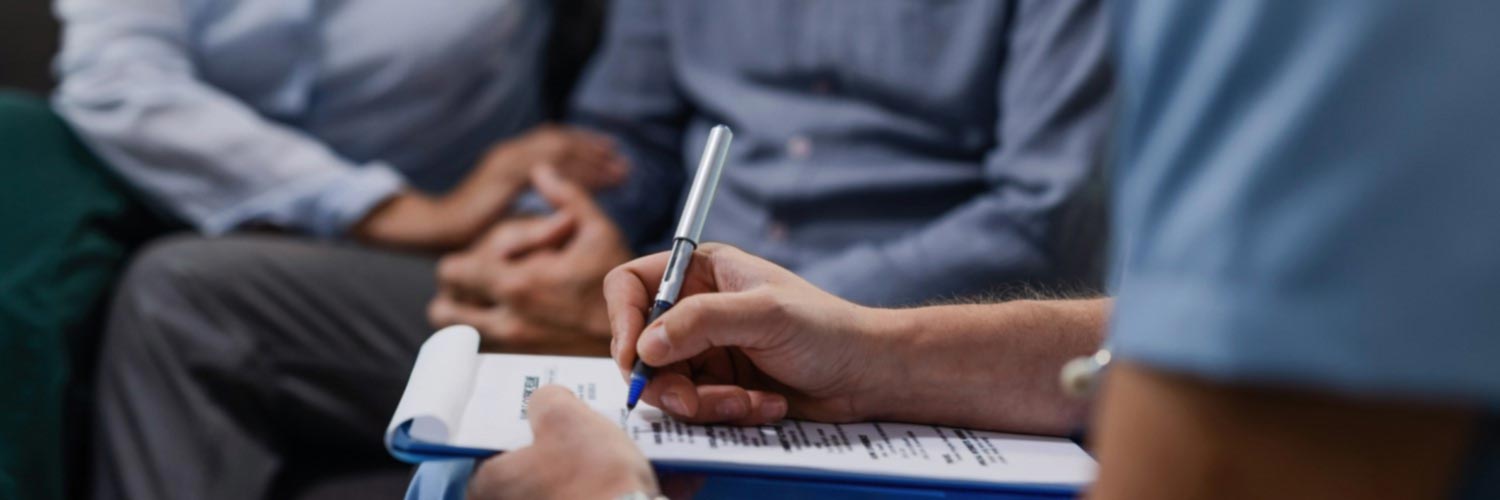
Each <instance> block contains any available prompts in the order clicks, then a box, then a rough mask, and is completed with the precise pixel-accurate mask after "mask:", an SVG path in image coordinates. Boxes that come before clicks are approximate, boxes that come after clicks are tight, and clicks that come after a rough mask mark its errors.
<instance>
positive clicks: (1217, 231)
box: [1112, 0, 1500, 498]
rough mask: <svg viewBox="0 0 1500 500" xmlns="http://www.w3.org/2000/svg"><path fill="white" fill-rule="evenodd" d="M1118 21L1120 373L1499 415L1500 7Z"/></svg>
mask: <svg viewBox="0 0 1500 500" xmlns="http://www.w3.org/2000/svg"><path fill="white" fill-rule="evenodd" d="M1119 7H1120V16H1119V19H1118V21H1119V23H1120V25H1119V26H1118V30H1119V33H1120V36H1121V38H1120V40H1121V42H1122V43H1121V45H1120V48H1119V50H1120V61H1121V64H1120V85H1121V113H1122V116H1121V122H1122V124H1123V127H1122V128H1121V130H1122V136H1121V137H1120V138H1119V142H1118V144H1119V147H1120V151H1119V158H1120V162H1119V171H1118V172H1116V173H1115V177H1116V179H1118V180H1119V183H1118V184H1117V191H1116V193H1115V194H1116V203H1117V205H1116V208H1117V210H1116V212H1115V213H1114V222H1115V227H1116V230H1117V234H1118V235H1120V236H1121V240H1120V241H1119V242H1118V244H1117V246H1116V248H1115V249H1114V262H1115V263H1116V265H1117V269H1118V273H1119V275H1118V282H1117V290H1116V292H1117V295H1118V297H1119V299H1118V302H1117V304H1116V308H1115V315H1114V325H1113V329H1114V330H1113V340H1112V342H1113V345H1114V348H1115V350H1116V352H1117V354H1118V355H1120V356H1121V357H1123V358H1127V359H1133V360H1136V361H1140V362H1144V363H1148V364H1151V365H1155V366H1157V367H1160V368H1164V369H1169V370H1175V371H1181V372H1187V373H1193V374H1197V375H1200V376H1204V377H1207V378H1211V379H1218V380H1228V381H1250V382H1255V383H1267V382H1269V383H1286V384H1292V385H1298V386H1304V387H1313V388H1318V389H1324V390H1334V391H1341V392H1352V393H1360V394H1376V395H1381V396H1385V397H1405V398H1419V399H1426V400H1436V401H1460V402H1468V403H1470V404H1479V405H1482V406H1484V407H1488V408H1490V409H1495V408H1497V407H1500V370H1497V369H1496V360H1497V359H1500V335H1497V332H1500V307H1496V304H1497V301H1500V231H1496V230H1494V217H1495V216H1496V214H1500V196H1497V193H1500V191H1497V186H1500V140H1496V131H1500V99H1496V98H1495V90H1496V89H1497V88H1500V59H1497V58H1496V55H1495V47H1500V30H1496V29H1494V23H1493V20H1494V19H1497V18H1500V3H1496V2H1490V1H1483V0H1445V1H1431V2H1409V1H1404V0H1326V1H1317V2H1297V1H1264V2H1243V1H1203V0H1154V1H1145V0H1142V1H1127V2H1123V3H1122V4H1120V5H1119ZM1490 444H1493V441H1490ZM1489 455H1490V456H1494V454H1493V453H1490V454H1489ZM1485 493H1487V494H1485ZM1478 497H1482V498H1496V497H1500V490H1496V489H1493V488H1492V489H1489V490H1488V491H1487V492H1482V493H1480V494H1479V496H1478Z"/></svg>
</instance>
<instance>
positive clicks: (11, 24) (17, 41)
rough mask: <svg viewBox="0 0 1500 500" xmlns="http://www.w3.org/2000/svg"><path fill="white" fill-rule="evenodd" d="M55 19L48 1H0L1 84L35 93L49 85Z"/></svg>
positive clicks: (46, 89)
mask: <svg viewBox="0 0 1500 500" xmlns="http://www.w3.org/2000/svg"><path fill="white" fill-rule="evenodd" d="M57 42H58V40H57V21H56V20H55V19H53V18H52V2H50V1H48V0H3V1H0V87H8V88H19V89H22V90H27V91H31V92H33V93H36V94H38V95H41V94H46V93H47V92H48V90H49V89H51V88H52V71H51V66H50V65H51V64H52V54H53V53H54V52H56V51H57Z"/></svg>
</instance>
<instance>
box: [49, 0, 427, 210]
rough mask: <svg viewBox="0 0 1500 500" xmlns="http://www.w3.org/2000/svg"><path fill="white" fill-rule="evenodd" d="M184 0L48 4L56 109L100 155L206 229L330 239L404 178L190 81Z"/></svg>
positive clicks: (67, 0) (65, 0) (62, 1)
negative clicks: (59, 38) (267, 229)
mask: <svg viewBox="0 0 1500 500" xmlns="http://www.w3.org/2000/svg"><path fill="white" fill-rule="evenodd" d="M183 3H184V2H181V1H178V0H60V1H59V2H58V3H57V4H56V10H57V14H58V17H59V19H61V21H62V23H63V25H64V33H63V35H64V36H63V47H62V51H61V53H60V55H59V57H58V62H57V69H58V71H59V73H60V80H61V85H60V86H59V88H58V90H57V93H56V95H55V96H54V99H53V103H54V107H55V108H56V110H57V111H58V113H59V114H61V115H62V116H63V117H64V118H66V119H67V120H68V122H69V123H70V124H71V125H72V126H73V128H74V129H75V130H76V131H77V132H78V134H79V135H80V136H81V137H82V138H83V140H84V141H85V142H86V143H87V144H88V145H89V146H90V148H91V149H93V150H94V152H95V153H97V154H98V155H99V156H101V157H102V158H103V159H104V160H105V161H106V163H108V164H109V165H110V166H111V167H112V168H114V169H116V170H117V171H118V172H119V173H120V174H121V175H122V176H124V177H125V178H126V179H127V180H128V181H130V182H131V183H132V184H133V185H135V186H136V187H137V188H139V189H141V190H142V191H143V192H144V193H145V194H147V195H148V196H149V197H150V198H151V199H152V200H154V201H155V202H156V203H158V204H160V205H162V206H164V207H166V208H167V209H168V210H170V211H172V212H173V213H175V214H177V215H178V216H180V217H182V218H183V219H185V220H186V221H187V222H188V223H190V224H192V225H193V226H195V227H197V228H198V229H200V230H202V231H203V232H206V233H210V234H213V233H222V232H225V231H228V230H231V229H234V228H235V227H238V226H241V225H244V224H246V223H252V222H255V223H266V224H271V225H276V226H281V227H286V228H290V229H294V230H299V231H303V232H307V233H310V234H313V235H316V236H322V237H335V236H339V235H341V234H342V233H343V232H344V231H345V230H346V229H347V228H348V227H349V226H350V225H352V224H353V223H354V222H356V221H358V220H359V219H360V218H361V217H363V216H364V214H365V212H367V211H368V210H369V209H370V208H371V207H372V206H373V205H375V204H376V203H378V202H380V201H381V200H383V199H385V198H386V197H388V196H390V195H391V194H392V193H394V192H395V191H396V190H398V189H399V188H400V187H401V186H402V184H403V180H402V178H401V176H400V174H398V173H397V172H396V171H395V170H394V169H393V168H391V167H390V166H389V165H385V164H383V163H379V162H376V163H371V164H368V165H356V164H354V163H351V162H349V161H348V160H345V159H343V158H341V157H340V156H339V155H338V154H336V153H335V152H333V151H332V150H330V149H329V148H328V147H327V146H326V145H324V144H322V143H320V142H319V141H317V140H316V139H314V138H312V137H308V136H307V135H305V134H303V133H302V132H300V131H298V130H294V129H292V128H289V127H285V126H282V125H280V124H277V123H274V122H271V121H269V120H266V119H265V118H263V117H262V116H260V115H259V114H258V113H257V112H256V111H255V110H254V109H251V108H250V107H249V106H247V105H246V104H244V103H242V102H240V101H238V100H236V99H235V98H234V97H233V96H231V95H229V94H227V93H225V92H223V91H221V90H219V89H216V88H214V87H213V86H210V85H208V84H207V83H205V82H203V81H201V80H200V79H198V78H197V76H196V75H195V69H194V66H193V63H192V59H191V56H190V54H191V48H190V46H189V44H190V42H189V39H188V36H189V35H188V29H187V26H186V24H187V22H188V21H187V19H188V16H187V13H185V12H184V11H183V7H182V4H183ZM309 15H310V14H309ZM252 63H253V62H247V64H252Z"/></svg>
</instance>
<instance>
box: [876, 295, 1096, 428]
mask: <svg viewBox="0 0 1500 500" xmlns="http://www.w3.org/2000/svg"><path fill="white" fill-rule="evenodd" d="M1110 305H1111V301H1110V300H1109V299H1102V298H1101V299H1085V300H1053V301H1014V302H1005V303H1000V304H981V305H955V306H937V307H924V308H917V309H895V310H877V311H878V312H877V313H875V316H876V317H877V318H876V320H877V321H876V322H874V323H872V328H876V329H877V330H878V331H880V332H881V333H880V335H881V336H882V337H883V338H884V339H885V341H884V345H885V346H887V347H886V348H884V349H883V351H885V353H886V354H885V355H884V357H886V358H888V359H887V360H886V361H885V364H886V365H888V366H889V369H888V371H887V373H888V374H889V377H888V378H886V380H888V382H886V383H883V384H882V386H883V388H882V389H880V390H879V391H880V392H879V394H878V395H877V396H876V397H874V398H871V399H872V402H871V405H870V407H869V408H868V411H867V413H868V414H869V415H868V416H869V417H870V418H872V419H879V420H896V421H906V422H923V423H934V424H944V425H955V426H965V427H979V428H985V429H996V430H1006V431H1017V432H1027V433H1039V434H1059V435H1060V434H1065V433H1067V432H1069V431H1071V430H1073V429H1075V428H1076V427H1077V426H1078V425H1079V424H1081V423H1082V421H1083V415H1084V413H1085V411H1086V409H1087V408H1086V405H1085V403H1084V402H1081V401H1078V400H1076V399H1072V398H1069V397H1068V396H1066V395H1065V394H1063V392H1062V390H1061V388H1060V387H1059V385H1058V382H1057V377H1058V370H1059V369H1061V367H1062V366H1063V364H1064V363H1066V362H1067V361H1068V360H1069V359H1072V358H1073V357H1076V356H1081V355H1086V354H1089V353H1092V352H1093V351H1094V350H1095V349H1097V348H1098V346H1099V342H1100V340H1101V339H1102V338H1103V337H1104V332H1105V329H1106V325H1107V323H1108V317H1109V310H1110Z"/></svg>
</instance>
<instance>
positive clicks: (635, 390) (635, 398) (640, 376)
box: [627, 300, 672, 408]
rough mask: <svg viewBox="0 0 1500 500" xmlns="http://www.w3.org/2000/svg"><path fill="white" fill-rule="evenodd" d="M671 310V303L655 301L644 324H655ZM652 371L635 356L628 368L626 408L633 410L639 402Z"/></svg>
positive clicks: (649, 366)
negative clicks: (633, 363) (628, 389)
mask: <svg viewBox="0 0 1500 500" xmlns="http://www.w3.org/2000/svg"><path fill="white" fill-rule="evenodd" d="M671 308H672V303H671V302H667V301H665V300H658V301H656V303H655V304H652V305H651V314H650V315H649V316H647V317H646V324H647V325H650V324H651V323H653V322H655V321H656V319H657V318H660V317H661V315H662V314H665V313H666V312H667V309H671ZM654 371H656V370H655V369H654V368H652V367H651V365H648V364H646V363H644V362H642V361H641V358H640V356H639V355H637V356H636V358H635V366H633V367H631V368H630V395H629V397H628V398H629V399H628V403H627V404H628V406H630V407H631V408H634V407H635V404H636V403H637V402H639V401H640V400H641V391H643V390H645V389H646V382H649V381H650V380H651V373H652V372H654Z"/></svg>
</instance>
